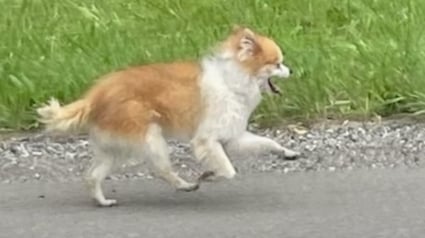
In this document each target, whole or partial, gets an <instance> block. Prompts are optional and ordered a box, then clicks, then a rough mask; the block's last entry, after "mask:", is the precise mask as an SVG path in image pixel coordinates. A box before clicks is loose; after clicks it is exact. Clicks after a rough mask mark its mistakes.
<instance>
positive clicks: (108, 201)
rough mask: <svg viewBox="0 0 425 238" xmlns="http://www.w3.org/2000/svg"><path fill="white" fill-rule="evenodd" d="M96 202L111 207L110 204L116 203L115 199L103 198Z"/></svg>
mask: <svg viewBox="0 0 425 238" xmlns="http://www.w3.org/2000/svg"><path fill="white" fill-rule="evenodd" d="M98 203H99V205H100V206H102V207H112V206H114V205H117V204H118V203H117V200H115V199H105V200H103V201H99V202H98Z"/></svg>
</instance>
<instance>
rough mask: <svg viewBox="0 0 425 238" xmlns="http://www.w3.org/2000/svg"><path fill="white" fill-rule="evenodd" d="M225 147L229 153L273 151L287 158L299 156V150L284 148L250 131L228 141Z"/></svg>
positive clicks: (255, 153)
mask: <svg viewBox="0 0 425 238" xmlns="http://www.w3.org/2000/svg"><path fill="white" fill-rule="evenodd" d="M225 148H226V152H228V153H229V154H241V153H244V154H254V155H259V154H265V153H275V154H278V155H283V156H285V158H287V159H295V158H297V157H298V156H300V153H299V152H297V151H293V150H290V149H288V148H285V147H283V146H281V145H280V144H279V143H277V142H276V141H274V140H272V139H270V138H267V137H263V136H258V135H254V134H252V133H250V132H244V133H243V134H242V136H241V137H239V138H236V139H233V140H231V141H229V142H228V143H227V144H226V147H225Z"/></svg>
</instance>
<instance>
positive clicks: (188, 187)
mask: <svg viewBox="0 0 425 238" xmlns="http://www.w3.org/2000/svg"><path fill="white" fill-rule="evenodd" d="M198 189H199V183H186V184H184V185H180V186H179V187H177V191H183V192H193V191H196V190H198Z"/></svg>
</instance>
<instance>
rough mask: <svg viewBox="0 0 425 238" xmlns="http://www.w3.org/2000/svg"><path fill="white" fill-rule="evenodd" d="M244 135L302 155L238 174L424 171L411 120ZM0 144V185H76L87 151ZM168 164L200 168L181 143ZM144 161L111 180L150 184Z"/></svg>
mask: <svg viewBox="0 0 425 238" xmlns="http://www.w3.org/2000/svg"><path fill="white" fill-rule="evenodd" d="M250 128H251V129H250V130H251V131H254V132H256V133H257V134H260V135H264V136H267V137H270V138H274V139H275V140H277V141H278V142H279V143H281V144H282V145H283V146H286V147H287V148H290V149H293V150H298V151H300V152H302V156H301V157H300V158H299V159H298V160H294V161H290V160H285V159H283V158H282V156H277V155H264V156H250V155H247V156H245V157H243V158H239V157H236V158H232V161H233V163H234V165H235V167H236V168H237V170H238V172H239V173H242V174H244V173H249V172H254V171H255V172H277V173H293V172H309V171H328V172H335V171H337V170H352V169H359V168H370V169H381V168H396V167H418V166H424V156H425V123H417V122H412V121H400V120H392V121H384V122H380V123H376V122H348V121H345V122H343V123H339V122H324V123H318V124H315V125H313V126H311V127H310V128H303V127H299V126H298V127H294V126H293V125H291V126H285V127H281V128H273V129H258V128H257V127H256V126H255V125H251V126H250ZM3 137H4V138H3V139H2V141H0V183H5V184H6V183H15V182H27V181H34V180H37V181H43V180H45V181H70V180H75V181H77V180H81V178H82V177H83V175H84V173H85V171H86V170H87V168H88V166H89V165H90V159H91V156H92V152H91V151H90V150H89V143H88V141H87V137H86V136H85V135H73V136H58V135H54V136H52V135H48V134H44V133H28V134H18V135H10V136H3ZM169 144H170V151H171V157H172V161H173V163H174V166H175V168H176V171H178V172H179V174H181V175H182V176H183V177H191V178H193V177H194V176H198V175H199V174H200V173H201V171H202V170H201V168H200V166H199V165H198V164H197V163H196V162H195V161H194V160H193V158H192V152H191V149H190V147H189V146H188V145H187V144H183V143H178V142H176V141H169ZM152 178H153V175H152V174H151V173H150V171H149V169H148V166H146V165H145V163H144V162H141V163H138V164H137V163H136V164H134V163H129V164H125V165H123V166H122V167H121V168H118V169H117V171H116V172H115V173H113V174H112V175H111V176H109V177H108V179H111V180H122V179H152Z"/></svg>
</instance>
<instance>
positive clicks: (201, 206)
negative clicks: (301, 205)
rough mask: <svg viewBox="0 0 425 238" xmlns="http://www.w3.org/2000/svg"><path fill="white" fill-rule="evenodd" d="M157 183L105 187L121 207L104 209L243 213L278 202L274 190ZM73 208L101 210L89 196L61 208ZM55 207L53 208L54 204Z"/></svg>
mask: <svg viewBox="0 0 425 238" xmlns="http://www.w3.org/2000/svg"><path fill="white" fill-rule="evenodd" d="M153 183H155V187H153V186H148V188H145V187H143V186H141V187H140V190H137V189H134V186H129V187H126V184H120V185H114V184H108V185H107V186H105V196H106V197H107V198H112V199H117V200H118V205H117V206H113V207H111V208H102V209H112V210H115V209H125V210H132V211H140V210H142V211H143V210H170V209H173V210H176V211H185V210H187V211H196V210H202V211H208V212H214V211H215V212H218V211H229V210H232V211H235V210H236V211H238V210H240V211H243V210H246V209H249V208H251V207H252V206H254V205H255V204H256V203H261V201H265V200H266V201H267V200H268V201H270V199H272V200H276V199H279V198H278V195H277V193H276V191H275V190H273V189H269V188H264V187H262V188H258V189H255V190H252V189H251V190H250V189H246V188H242V187H240V186H243V185H241V184H240V183H239V184H237V185H236V184H233V183H231V182H228V183H227V184H226V186H220V184H215V183H205V184H202V186H201V188H200V189H199V190H198V191H194V192H181V191H175V190H173V189H172V188H170V187H169V186H167V185H164V184H162V183H160V182H153ZM65 203H67V206H73V207H86V208H88V207H92V208H100V207H99V206H98V205H96V203H95V202H94V201H93V200H91V199H90V198H89V197H88V196H85V197H79V198H77V199H75V200H67V201H63V202H61V205H62V206H63V205H65ZM52 205H53V204H52Z"/></svg>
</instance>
